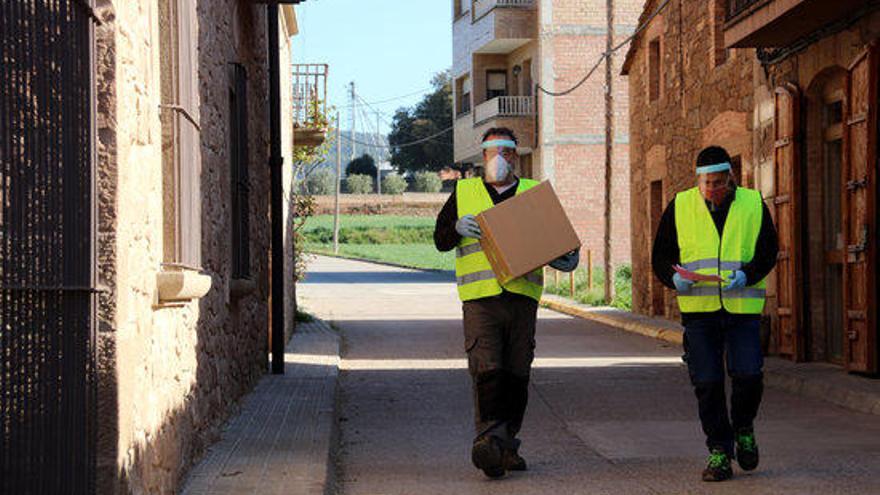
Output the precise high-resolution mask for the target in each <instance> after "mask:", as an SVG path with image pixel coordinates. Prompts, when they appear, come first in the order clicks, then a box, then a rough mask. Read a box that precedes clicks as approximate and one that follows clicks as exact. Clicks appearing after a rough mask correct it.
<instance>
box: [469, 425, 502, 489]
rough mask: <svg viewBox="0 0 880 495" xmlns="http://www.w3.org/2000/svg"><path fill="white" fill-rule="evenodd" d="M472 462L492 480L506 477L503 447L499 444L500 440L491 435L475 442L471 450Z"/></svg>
mask: <svg viewBox="0 0 880 495" xmlns="http://www.w3.org/2000/svg"><path fill="white" fill-rule="evenodd" d="M471 462H473V463H474V466H476V467H477V469H482V470H483V473H485V474H486V476H488V477H490V478H500V477H502V476H504V464H503V462H502V453H501V445H499V444H498V439H497V438H495V437H493V436H491V435H486V436H484V437H481V438H478V439H477V440H476V441H475V442H474V446H473V447H472V448H471Z"/></svg>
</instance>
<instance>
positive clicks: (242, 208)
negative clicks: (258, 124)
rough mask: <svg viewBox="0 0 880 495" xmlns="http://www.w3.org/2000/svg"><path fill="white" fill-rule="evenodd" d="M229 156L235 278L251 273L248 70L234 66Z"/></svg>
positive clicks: (233, 271)
mask: <svg viewBox="0 0 880 495" xmlns="http://www.w3.org/2000/svg"><path fill="white" fill-rule="evenodd" d="M229 75H230V79H229V81H230V83H229V133H230V136H229V137H230V139H229V147H230V149H229V159H230V179H231V192H232V278H234V279H246V278H248V277H249V276H250V236H249V233H250V230H249V218H248V215H249V208H248V205H249V204H250V200H249V196H250V195H249V182H248V181H249V179H250V178H249V170H248V130H247V121H248V117H247V108H248V106H247V73H246V72H245V69H244V67H242V66H241V65H240V64H232V65H230V74H229Z"/></svg>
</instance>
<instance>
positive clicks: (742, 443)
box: [736, 428, 759, 471]
mask: <svg viewBox="0 0 880 495" xmlns="http://www.w3.org/2000/svg"><path fill="white" fill-rule="evenodd" d="M758 460H759V457H758V443H757V442H756V441H755V432H754V430H752V428H742V429H741V430H739V431H737V432H736V462H737V463H738V464H739V467H741V468H742V469H743V471H751V470H753V469H755V468H756V467H758Z"/></svg>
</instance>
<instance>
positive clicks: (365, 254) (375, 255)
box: [306, 244, 455, 270]
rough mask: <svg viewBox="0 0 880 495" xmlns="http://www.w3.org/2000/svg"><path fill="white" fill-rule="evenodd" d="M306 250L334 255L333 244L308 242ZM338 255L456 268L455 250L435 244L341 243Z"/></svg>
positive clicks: (409, 264)
mask: <svg viewBox="0 0 880 495" xmlns="http://www.w3.org/2000/svg"><path fill="white" fill-rule="evenodd" d="M306 251H307V252H309V253H313V254H327V255H333V246H332V245H327V244H306ZM337 256H342V257H343V258H359V259H367V260H373V261H381V262H384V263H392V264H395V265H400V266H405V267H409V268H422V269H429V270H453V269H455V253H454V251H449V252H446V253H441V252H439V251H437V249H436V248H435V247H434V245H433V244H340V245H339V254H338V255H337Z"/></svg>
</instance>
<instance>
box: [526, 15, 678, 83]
mask: <svg viewBox="0 0 880 495" xmlns="http://www.w3.org/2000/svg"><path fill="white" fill-rule="evenodd" d="M669 1H670V0H664V2H663V3H662V4H660V6H659V7H657V9H656V10H655V11H654V12H653V13H652V14H651V15H650V16H648V18H647V19H645V22H644V23H643V24H642V25H641V26H639V27H638V28H636V30H635V31H634V32H633V34H632V35H630V36H629V37H628V38H627V39H625V40H623V41H622V42H621V43H620V44H618V45H617V46H615V47H613V48H612V49H611V50H610V51H607V52H605V53H603V54H602V56H601V57H599V60H597V61H596V64H595V65H593V67H592V68H591V69H590V71H589V72H587V75H585V76H584V77H583V79H581V80H580V81H578V83H577V84H575V85H574V86H572V87H570V88H568V89H566V90H565V91H558V92H555V91H550V90H549V89H545V88H544V87H543V86H541V85H540V84H537V85H535V87H536V88H537V90H538V91H540V92H542V93H544V94H546V95H548V96H552V97H558V96H565V95H567V94H570V93H572V92H574V91H575V90H577V89H578V88H579V87H581V86H583V84H584V83H585V82H587V80H588V79H590V77H591V76H592V75H593V73H594V72H596V69H598V68H599V66H600V65H602V62H603V61H605V59H607V58H609V57H610V56H611V55H613V54H614V53H616V52H617V51H618V50H620V49H621V48H623V47H624V46H626V45H628V44H629V43H630V42H631V41H632V40H634V39H635V37H636V36H638V35H639V33H641V32H642V31H644V30H645V28H647V27H648V24H650V23H651V21H652V20H654V18H655V17H657V16H658V15H660V12H661V11H662V10H663V9H664V8H666V6H667V5H668V4H669ZM608 36H611V33H608Z"/></svg>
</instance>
